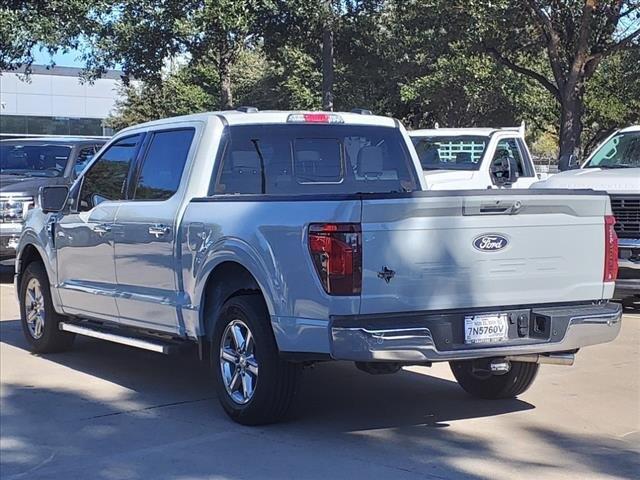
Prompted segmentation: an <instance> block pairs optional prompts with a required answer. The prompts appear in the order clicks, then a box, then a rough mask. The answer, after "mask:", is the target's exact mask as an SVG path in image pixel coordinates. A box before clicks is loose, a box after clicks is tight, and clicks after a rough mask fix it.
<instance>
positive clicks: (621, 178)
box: [534, 125, 640, 302]
mask: <svg viewBox="0 0 640 480" xmlns="http://www.w3.org/2000/svg"><path fill="white" fill-rule="evenodd" d="M561 163H562V165H561V168H562V169H563V170H565V171H563V172H562V173H559V174H557V175H554V176H553V177H550V178H549V179H548V180H546V181H544V182H539V183H536V184H535V185H534V188H592V189H594V190H603V191H605V192H607V193H608V194H609V195H610V196H611V207H612V209H613V214H614V216H615V218H616V225H615V229H616V232H617V234H618V237H619V252H620V253H619V255H620V260H619V263H620V273H619V275H618V281H617V283H616V292H615V296H616V297H618V298H622V299H626V300H628V301H629V302H632V301H633V297H640V125H635V126H632V127H627V128H623V129H621V130H618V131H617V132H615V133H614V134H613V135H611V136H610V137H609V138H607V139H606V140H605V141H604V142H602V144H601V145H600V146H598V148H596V149H595V150H594V151H593V153H592V154H591V155H589V157H588V158H587V160H586V161H585V162H584V163H583V164H582V166H580V165H579V163H578V162H577V161H576V159H575V157H565V159H563V161H562V162H561ZM636 300H637V298H636Z"/></svg>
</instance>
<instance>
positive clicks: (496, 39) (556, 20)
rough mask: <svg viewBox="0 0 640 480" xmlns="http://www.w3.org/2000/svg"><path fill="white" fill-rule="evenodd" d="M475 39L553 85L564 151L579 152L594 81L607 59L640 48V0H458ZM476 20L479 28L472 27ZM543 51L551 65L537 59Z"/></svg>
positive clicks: (486, 49)
mask: <svg viewBox="0 0 640 480" xmlns="http://www.w3.org/2000/svg"><path fill="white" fill-rule="evenodd" d="M454 4H455V5H454V6H453V7H452V8H454V9H458V11H459V12H461V13H460V16H461V17H466V18H467V19H468V25H469V29H468V30H467V31H468V32H470V37H471V41H472V43H475V45H476V47H478V48H479V49H481V50H482V51H484V52H486V53H489V54H490V55H492V57H493V58H494V59H495V60H496V61H497V62H498V63H500V64H502V65H504V66H505V67H507V68H509V69H511V70H513V71H514V72H516V73H519V74H522V75H525V76H527V77H529V78H531V79H533V80H534V81H536V82H538V83H539V84H540V85H541V86H542V87H544V88H545V89H546V90H548V91H549V92H550V93H551V95H552V96H553V98H555V100H556V101H557V103H558V104H559V106H560V122H559V140H560V152H559V153H560V155H568V154H574V153H578V151H579V149H580V146H581V135H582V131H583V126H584V120H585V95H586V92H587V89H588V82H589V81H590V80H591V79H592V78H593V77H594V75H595V74H596V72H597V71H598V67H599V66H600V65H601V63H602V62H603V61H605V60H607V59H608V58H611V57H612V56H614V55H616V54H618V53H620V52H623V51H626V50H636V49H638V48H640V43H639V42H640V1H639V0H569V1H564V2H558V1H557V0H518V1H510V0H502V1H496V2H491V3H489V2H470V1H467V0H461V1H457V2H454ZM472 25H475V28H473V29H472V28H471V26H472ZM541 55H543V56H544V58H545V60H546V65H544V66H541V65H540V64H539V62H537V61H536V59H538V58H539V57H540V56H541Z"/></svg>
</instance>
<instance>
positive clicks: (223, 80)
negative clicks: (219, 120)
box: [218, 59, 233, 110]
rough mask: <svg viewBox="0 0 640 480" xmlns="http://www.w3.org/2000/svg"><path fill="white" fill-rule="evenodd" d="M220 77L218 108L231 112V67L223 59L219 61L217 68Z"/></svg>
mask: <svg viewBox="0 0 640 480" xmlns="http://www.w3.org/2000/svg"><path fill="white" fill-rule="evenodd" d="M218 74H219V75H220V108H222V109H223V110H231V109H232V108H233V94H232V93H231V65H230V64H229V62H228V61H226V60H225V59H221V61H220V65H219V68H218Z"/></svg>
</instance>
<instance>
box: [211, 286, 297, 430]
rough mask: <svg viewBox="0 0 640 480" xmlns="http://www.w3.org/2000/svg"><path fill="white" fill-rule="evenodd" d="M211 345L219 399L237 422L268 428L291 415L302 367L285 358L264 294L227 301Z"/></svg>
mask: <svg viewBox="0 0 640 480" xmlns="http://www.w3.org/2000/svg"><path fill="white" fill-rule="evenodd" d="M211 346H212V348H211V368H212V371H213V374H214V375H215V379H216V382H215V383H216V389H217V393H218V398H219V400H220V403H221V404H222V407H223V408H224V410H225V412H226V413H227V414H228V415H229V416H230V417H231V418H232V419H233V420H235V421H236V422H238V423H241V424H243V425H263V424H267V423H274V422H277V421H279V420H281V419H282V418H283V417H284V416H285V415H286V414H287V412H288V411H289V409H290V407H291V405H292V403H293V398H294V396H295V393H296V389H297V386H298V383H299V378H300V371H301V367H300V365H299V364H295V363H291V362H287V361H284V360H282V359H281V358H280V356H279V352H278V347H277V345H276V341H275V338H274V336H273V331H272V329H271V322H270V321H269V314H268V311H267V308H266V306H265V304H264V300H263V299H262V297H261V296H259V295H241V296H237V297H232V298H231V299H229V300H227V302H225V304H224V305H223V307H222V310H221V312H220V316H219V317H218V320H217V322H216V324H215V328H214V332H213V337H212V342H211Z"/></svg>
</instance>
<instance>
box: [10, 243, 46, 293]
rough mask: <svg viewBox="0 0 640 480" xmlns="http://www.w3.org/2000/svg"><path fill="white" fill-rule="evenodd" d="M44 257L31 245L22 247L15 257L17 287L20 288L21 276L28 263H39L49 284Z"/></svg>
mask: <svg viewBox="0 0 640 480" xmlns="http://www.w3.org/2000/svg"><path fill="white" fill-rule="evenodd" d="M44 259H45V255H44V254H43V253H42V252H41V251H40V249H39V248H38V247H37V246H36V245H35V244H33V243H27V244H26V245H24V247H22V248H21V249H20V251H19V253H18V255H17V256H16V275H17V286H18V287H19V286H20V283H21V282H22V274H23V273H24V271H25V269H26V268H27V266H28V265H29V264H30V263H33V262H41V263H42V265H43V267H44V269H45V271H46V272H47V276H48V277H49V283H50V284H51V272H50V271H49V269H48V268H47V264H46V262H45V261H44Z"/></svg>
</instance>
